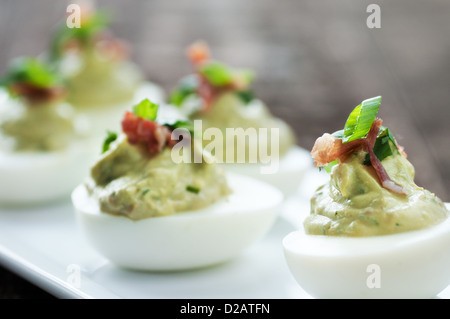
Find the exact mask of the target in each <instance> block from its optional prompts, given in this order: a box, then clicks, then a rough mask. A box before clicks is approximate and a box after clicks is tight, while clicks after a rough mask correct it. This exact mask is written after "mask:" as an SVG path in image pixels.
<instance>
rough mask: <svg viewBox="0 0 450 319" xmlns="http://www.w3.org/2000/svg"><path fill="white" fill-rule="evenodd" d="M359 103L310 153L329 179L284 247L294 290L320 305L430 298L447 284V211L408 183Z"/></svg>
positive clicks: (405, 167)
mask: <svg viewBox="0 0 450 319" xmlns="http://www.w3.org/2000/svg"><path fill="white" fill-rule="evenodd" d="M380 104H381V97H375V98H371V99H367V100H365V101H363V102H362V103H361V104H360V105H358V106H357V107H356V108H355V109H354V110H353V112H352V113H351V114H350V116H349V118H348V120H347V122H346V124H345V128H344V129H343V130H341V131H337V132H334V133H333V134H328V133H325V134H324V135H323V136H322V137H320V138H318V139H317V140H316V143H315V145H314V147H313V149H312V151H311V155H312V157H313V159H314V162H315V165H316V166H318V167H325V168H326V169H327V170H328V171H330V173H331V175H330V180H329V182H328V183H326V184H325V185H323V186H320V187H319V188H318V189H317V191H316V192H315V194H314V195H313V197H312V198H311V202H310V213H309V214H308V215H305V216H302V215H301V213H300V214H299V216H302V218H304V219H303V224H302V226H301V227H300V229H299V230H297V231H294V232H292V233H290V234H289V235H287V236H286V237H285V238H284V240H283V246H284V252H285V257H286V261H287V264H288V266H289V268H290V270H291V272H292V274H293V276H294V277H295V279H296V280H297V282H298V283H299V285H300V286H301V287H302V288H303V289H304V290H305V291H306V292H308V293H310V294H311V295H312V296H313V297H319V298H432V297H435V296H436V295H437V294H439V292H441V291H442V290H443V289H445V288H446V287H447V286H448V285H449V284H450V249H449V248H448V243H449V240H450V220H449V211H448V206H446V205H444V203H443V202H442V201H441V200H440V199H439V198H438V197H437V196H436V195H435V194H433V193H431V192H429V191H428V190H426V189H424V188H422V187H419V186H417V185H416V184H415V183H414V167H413V165H412V164H411V163H410V162H409V161H408V160H407V157H406V153H405V152H404V150H403V148H402V147H401V146H399V145H398V143H397V141H396V139H395V138H394V136H393V134H392V133H391V131H390V130H389V129H388V128H387V127H384V126H382V120H381V119H379V118H376V115H377V112H378V109H379V106H380Z"/></svg>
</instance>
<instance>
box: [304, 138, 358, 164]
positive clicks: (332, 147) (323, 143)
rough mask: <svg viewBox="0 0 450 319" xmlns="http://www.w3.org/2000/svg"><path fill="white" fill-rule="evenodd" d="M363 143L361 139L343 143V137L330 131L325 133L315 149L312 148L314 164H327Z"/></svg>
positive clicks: (318, 140) (317, 141) (315, 144)
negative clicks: (338, 136) (335, 135)
mask: <svg viewBox="0 0 450 319" xmlns="http://www.w3.org/2000/svg"><path fill="white" fill-rule="evenodd" d="M361 145H362V140H361V139H359V140H355V141H351V142H348V143H342V139H340V138H336V137H334V136H333V135H331V134H329V133H325V134H323V135H322V136H321V137H319V138H318V139H317V140H316V142H315V143H314V146H313V149H312V150H311V156H312V158H313V159H314V166H315V167H323V166H326V165H327V164H328V163H330V162H332V161H334V160H336V159H339V158H341V157H343V156H344V155H346V154H347V153H348V152H350V151H351V150H354V149H355V148H357V147H358V146H361Z"/></svg>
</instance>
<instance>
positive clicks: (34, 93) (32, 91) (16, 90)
mask: <svg viewBox="0 0 450 319" xmlns="http://www.w3.org/2000/svg"><path fill="white" fill-rule="evenodd" d="M8 89H9V90H10V91H11V92H12V94H16V95H19V96H23V97H24V98H26V99H27V100H28V101H29V102H30V104H31V105H33V104H38V103H41V102H48V101H55V100H59V99H62V98H63V97H64V96H65V94H66V90H65V89H64V88H63V87H60V86H54V87H50V88H42V87H38V86H35V85H33V84H30V83H26V82H17V83H12V84H10V85H9V86H8Z"/></svg>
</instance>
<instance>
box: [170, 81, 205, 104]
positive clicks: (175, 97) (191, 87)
mask: <svg viewBox="0 0 450 319" xmlns="http://www.w3.org/2000/svg"><path fill="white" fill-rule="evenodd" d="M198 82H199V81H198V77H197V75H195V74H191V75H188V76H186V77H184V78H182V79H181V80H180V82H179V83H178V86H177V87H176V88H175V89H174V90H173V91H172V93H171V94H170V97H169V102H170V104H172V105H175V106H181V105H182V104H183V102H184V100H185V99H186V98H187V97H188V96H190V95H192V94H195V93H197V89H198V85H199V83H198Z"/></svg>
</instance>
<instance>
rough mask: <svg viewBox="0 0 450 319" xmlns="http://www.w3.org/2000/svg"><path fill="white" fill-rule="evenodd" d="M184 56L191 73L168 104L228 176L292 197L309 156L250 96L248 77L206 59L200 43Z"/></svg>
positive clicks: (290, 132)
mask: <svg viewBox="0 0 450 319" xmlns="http://www.w3.org/2000/svg"><path fill="white" fill-rule="evenodd" d="M187 54H188V57H189V60H190V61H191V63H192V65H193V67H194V71H195V72H194V74H191V75H188V76H186V77H184V78H182V79H181V80H180V81H179V83H178V85H177V87H175V88H174V89H173V91H172V92H171V95H170V97H169V102H170V103H171V104H173V105H176V106H178V107H179V108H180V109H181V110H182V112H183V113H184V114H186V115H187V116H188V117H189V119H190V120H191V121H194V124H195V123H200V124H199V125H201V127H202V130H203V131H204V146H205V148H207V149H208V150H211V153H213V154H214V155H215V156H216V158H217V159H218V160H219V161H220V162H221V163H224V164H225V168H226V169H227V170H228V171H231V172H236V173H240V174H245V175H249V176H252V177H256V178H259V179H261V180H263V181H265V182H268V183H271V184H272V185H274V186H276V187H278V188H279V189H280V190H281V191H282V192H283V193H284V194H285V195H291V194H293V193H295V192H296V191H297V190H298V183H299V180H300V179H301V177H302V176H303V174H304V173H305V171H306V170H307V169H308V168H310V166H311V160H310V157H309V152H307V151H306V150H304V149H303V148H301V147H299V146H298V145H296V138H295V135H294V132H293V130H292V129H291V127H290V126H289V125H288V124H287V123H286V122H284V121H283V120H281V119H280V118H277V117H274V116H273V115H272V114H271V113H270V111H269V109H268V107H267V106H266V105H265V104H264V103H263V102H262V101H261V100H260V99H257V98H255V97H254V95H253V92H252V88H251V83H252V81H253V79H254V74H253V72H252V71H251V70H247V69H234V68H231V67H229V66H228V65H226V64H224V63H222V62H219V61H216V60H213V59H211V57H210V52H209V48H208V46H207V45H206V44H205V43H203V42H196V43H194V44H193V45H191V46H190V47H189V48H188V52H187Z"/></svg>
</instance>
